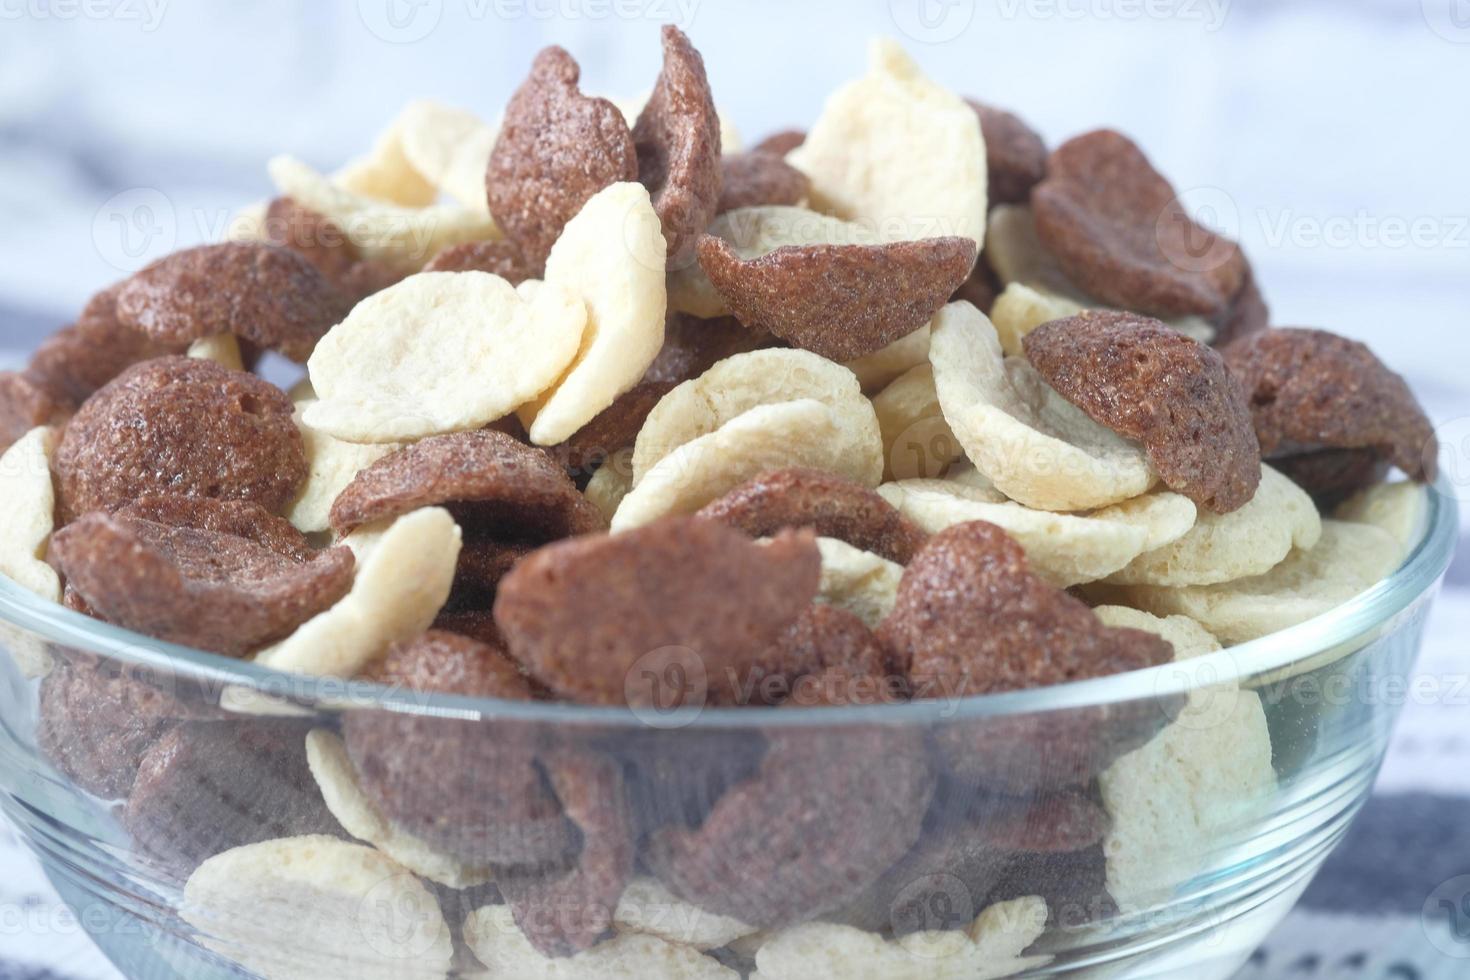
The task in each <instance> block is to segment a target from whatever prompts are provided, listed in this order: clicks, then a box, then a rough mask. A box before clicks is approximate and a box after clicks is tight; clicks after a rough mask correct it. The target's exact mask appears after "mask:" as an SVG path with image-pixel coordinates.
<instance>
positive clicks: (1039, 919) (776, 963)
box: [755, 896, 1051, 980]
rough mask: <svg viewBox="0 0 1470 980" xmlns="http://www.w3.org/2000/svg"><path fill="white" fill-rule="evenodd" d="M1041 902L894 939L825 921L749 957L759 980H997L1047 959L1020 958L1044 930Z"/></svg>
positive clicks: (784, 934) (781, 935)
mask: <svg viewBox="0 0 1470 980" xmlns="http://www.w3.org/2000/svg"><path fill="white" fill-rule="evenodd" d="M1046 922H1047V907H1046V901H1045V900H1044V899H1042V898H1040V897H1036V896H1030V897H1026V898H1020V899H1015V900H1013V901H1009V902H1001V903H998V904H995V905H992V906H990V907H989V908H987V909H985V911H983V912H981V913H980V915H979V917H978V918H976V920H975V921H974V923H972V924H971V925H970V926H969V927H968V928H966V929H955V930H951V931H947V932H940V931H932V932H916V933H910V934H909V935H907V936H904V937H903V938H901V939H886V938H884V937H883V936H881V935H879V934H877V933H873V932H864V931H863V930H861V929H855V928H853V927H852V926H846V925H837V924H835V923H827V922H812V923H808V924H806V925H800V926H795V927H793V928H790V929H783V930H781V931H780V932H777V933H775V934H774V935H772V936H770V937H769V938H767V939H766V941H765V942H764V943H763V944H762V945H761V947H760V950H759V951H758V952H757V953H756V954H755V962H756V967H757V968H758V970H759V973H758V974H757V976H759V977H760V978H762V980H806V978H808V977H875V978H876V977H883V978H884V980H933V978H953V980H959V978H961V977H963V978H964V980H997V978H1000V977H1009V976H1013V975H1015V974H1018V973H1024V972H1026V971H1027V970H1030V969H1032V968H1034V967H1039V966H1044V965H1045V964H1046V963H1048V962H1050V960H1051V957H1049V956H1023V955H1022V954H1023V953H1024V952H1025V950H1026V949H1027V948H1028V947H1029V946H1031V944H1032V943H1034V942H1036V940H1038V939H1040V938H1041V935H1042V933H1043V932H1045V931H1046Z"/></svg>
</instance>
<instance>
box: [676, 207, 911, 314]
mask: <svg viewBox="0 0 1470 980" xmlns="http://www.w3.org/2000/svg"><path fill="white" fill-rule="evenodd" d="M708 234H709V235H710V236H711V237H714V238H718V239H720V240H721V241H724V242H726V243H728V244H729V246H730V248H731V250H732V251H733V252H734V254H735V255H736V256H737V257H738V258H740V259H742V260H753V259H758V258H760V257H761V256H763V255H768V254H770V253H771V252H774V251H776V250H777V249H781V248H786V247H790V246H802V245H879V244H882V239H881V238H880V237H879V236H878V235H877V234H876V233H874V232H873V231H872V230H871V229H870V228H867V227H866V226H864V225H861V224H854V223H853V222H849V221H842V220H841V219H838V218H833V217H830V216H828V215H825V214H819V213H817V212H816V211H812V210H809V209H807V208H800V207H790V206H785V205H766V206H761V207H746V208H737V209H735V210H733V211H727V212H725V213H723V214H721V215H720V216H719V217H717V218H715V220H714V221H713V222H712V223H711V224H710V226H709V228H708ZM669 308H670V309H672V310H675V311H677V312H680V313H688V314H690V315H691V316H696V317H700V318H702V319H706V320H708V319H714V318H716V317H722V316H729V315H730V313H731V310H730V304H729V302H728V301H727V300H726V299H725V297H724V295H723V294H721V292H720V290H718V289H716V288H715V284H714V283H713V282H711V281H710V278H709V275H708V274H707V273H706V272H705V270H704V267H703V266H702V265H701V264H700V263H698V262H689V263H687V264H684V265H681V266H676V267H675V268H673V269H672V270H671V271H670V273H669Z"/></svg>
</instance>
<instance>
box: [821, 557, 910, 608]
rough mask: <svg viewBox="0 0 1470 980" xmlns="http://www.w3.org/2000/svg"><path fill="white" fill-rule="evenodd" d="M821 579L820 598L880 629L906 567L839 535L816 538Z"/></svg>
mask: <svg viewBox="0 0 1470 980" xmlns="http://www.w3.org/2000/svg"><path fill="white" fill-rule="evenodd" d="M817 549H818V550H819V551H821V553H822V582H821V585H820V586H819V587H818V590H817V601H818V602H824V603H826V604H827V605H829V606H836V607H837V608H839V609H845V610H847V611H848V612H850V613H852V614H853V615H854V616H856V617H857V618H858V619H860V620H862V621H863V624H864V625H865V626H867V627H868V629H877V628H878V626H879V624H881V623H882V622H883V620H885V619H887V618H888V614H889V613H891V612H893V605H894V603H896V602H897V601H898V583H899V582H900V581H901V580H902V579H903V566H902V565H900V564H898V563H897V562H892V561H889V560H888V559H887V558H883V557H881V556H879V555H875V554H873V553H872V552H870V551H863V550H862V549H860V548H854V547H853V546H852V545H850V544H848V543H847V542H846V541H839V540H838V539H836V538H817Z"/></svg>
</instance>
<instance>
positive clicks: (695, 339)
mask: <svg viewBox="0 0 1470 980" xmlns="http://www.w3.org/2000/svg"><path fill="white" fill-rule="evenodd" d="M782 346H785V344H784V343H783V342H782V341H780V340H777V339H776V338H775V337H773V336H771V335H770V334H769V333H767V332H766V331H764V330H752V329H750V328H748V327H746V326H745V325H744V324H742V323H741V322H740V321H739V320H737V319H735V318H734V317H733V316H722V317H716V318H715V319H712V320H705V319H701V318H699V317H695V316H690V315H689V314H687V313H675V314H672V315H671V316H670V317H669V319H668V322H667V324H665V327H664V346H663V349H662V350H661V351H659V354H658V357H656V358H655V359H654V361H653V363H652V364H651V365H649V368H648V371H647V372H645V373H644V375H643V381H644V383H665V382H667V383H672V384H676V385H677V384H682V383H683V382H685V381H688V380H690V379H691V378H697V377H699V376H700V375H701V374H703V373H704V372H706V371H708V370H709V369H710V368H712V367H714V366H715V364H717V363H718V362H720V361H723V360H724V359H725V358H727V357H734V356H735V355H736V354H748V353H750V352H751V351H755V350H763V349H765V348H768V347H782Z"/></svg>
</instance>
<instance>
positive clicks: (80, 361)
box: [25, 283, 188, 409]
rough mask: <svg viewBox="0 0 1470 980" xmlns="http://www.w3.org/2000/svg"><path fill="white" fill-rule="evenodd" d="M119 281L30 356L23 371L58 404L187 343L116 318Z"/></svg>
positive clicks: (79, 398)
mask: <svg viewBox="0 0 1470 980" xmlns="http://www.w3.org/2000/svg"><path fill="white" fill-rule="evenodd" d="M123 285H124V284H123V283H117V284H115V285H113V286H109V287H108V288H107V289H104V290H102V291H101V292H99V293H97V294H96V295H94V296H93V297H92V298H91V299H89V300H88V301H87V305H86V306H85V307H84V308H83V309H82V313H81V315H80V316H79V317H77V321H76V323H74V324H72V325H71V326H69V327H67V328H65V329H64V330H61V331H59V332H57V333H56V334H54V335H53V336H52V337H51V338H50V339H49V340H47V341H45V342H44V343H43V344H41V346H40V347H38V348H37V349H36V352H35V354H34V355H32V357H31V361H30V365H29V366H28V367H27V368H26V370H25V374H26V376H27V377H29V378H30V379H31V380H32V381H34V382H35V383H36V384H37V385H39V386H40V387H41V388H43V389H44V390H45V391H47V392H48V393H49V394H50V395H51V397H52V398H54V399H56V400H57V401H58V402H60V403H62V404H65V405H67V406H68V407H70V408H72V409H75V408H76V407H77V406H79V405H81V404H82V402H84V401H86V400H87V399H88V398H90V397H92V395H93V394H94V393H96V392H97V390H98V389H100V388H101V387H103V386H104V385H106V384H107V383H108V382H109V381H111V380H112V379H113V378H116V377H117V376H118V375H119V374H122V373H123V371H125V370H127V369H128V368H130V367H132V366H133V365H134V364H137V363H139V362H141V361H147V360H152V359H153V358H155V357H162V356H164V355H165V354H182V353H183V352H184V350H185V349H186V348H187V346H188V345H187V344H186V343H184V344H181V343H174V344H164V343H160V342H158V341H156V340H154V339H153V338H151V337H149V336H148V335H146V334H144V333H142V332H141V331H138V330H134V329H133V328H131V327H125V326H123V325H122V324H121V323H119V322H118V319H117V295H118V293H119V292H121V291H122V287H123Z"/></svg>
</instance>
